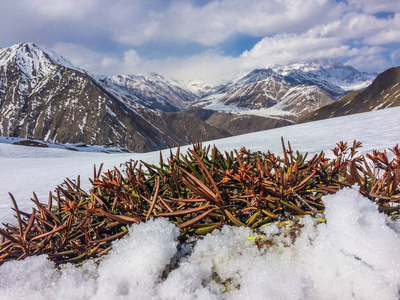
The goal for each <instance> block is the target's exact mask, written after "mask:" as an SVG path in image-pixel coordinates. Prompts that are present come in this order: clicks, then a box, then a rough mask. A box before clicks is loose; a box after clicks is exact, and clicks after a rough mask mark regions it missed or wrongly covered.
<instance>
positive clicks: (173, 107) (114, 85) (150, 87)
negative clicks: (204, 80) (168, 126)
mask: <svg viewBox="0 0 400 300" xmlns="http://www.w3.org/2000/svg"><path fill="white" fill-rule="evenodd" d="M101 82H102V83H103V84H105V85H106V86H107V87H108V88H111V89H113V90H114V91H115V92H116V93H118V94H120V95H123V96H124V97H126V98H128V99H131V100H132V101H134V102H136V103H140V104H141V105H143V106H145V107H148V108H152V109H157V110H160V111H164V112H177V111H181V110H183V109H184V108H185V107H187V106H188V105H189V104H190V103H191V102H193V101H194V100H196V99H197V98H198V96H197V95H195V94H194V93H193V92H192V91H190V90H189V89H188V88H187V87H186V86H184V84H182V83H180V82H178V81H176V80H173V79H167V78H165V77H163V76H161V75H159V74H156V73H150V74H142V75H116V76H111V77H105V78H102V79H101Z"/></svg>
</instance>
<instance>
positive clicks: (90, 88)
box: [0, 44, 226, 152]
mask: <svg viewBox="0 0 400 300" xmlns="http://www.w3.org/2000/svg"><path fill="white" fill-rule="evenodd" d="M41 51H42V53H40V52H41ZM44 51H45V50H44ZM33 52H35V53H33ZM38 53H39V54H38ZM7 55H8V56H7ZM51 55H52V53H49V54H46V52H43V50H42V49H40V48H37V47H36V46H35V45H32V44H22V45H19V47H17V46H15V48H13V49H12V50H11V51H6V50H4V49H2V51H1V52H0V59H1V60H0V62H2V64H1V65H0V120H1V121H0V135H4V136H18V137H28V138H35V139H40V140H45V141H47V140H51V141H55V142H60V143H77V142H84V143H93V144H100V145H101V144H109V143H113V144H115V145H118V146H121V147H126V148H128V149H129V150H132V151H138V152H143V151H150V150H156V149H162V148H167V147H174V146H177V145H179V144H180V145H182V144H188V143H193V142H199V141H204V140H209V139H217V138H221V137H224V136H226V133H225V132H223V131H222V130H220V129H218V128H215V127H213V126H211V125H209V124H205V123H204V122H202V121H200V120H198V119H197V118H195V117H193V116H188V117H186V118H184V119H182V120H181V121H180V122H181V125H184V124H185V122H188V123H190V126H191V129H190V130H191V131H192V132H191V133H190V134H188V133H186V132H183V131H182V130H181V127H179V130H177V128H178V126H170V124H168V122H167V121H166V120H168V119H170V118H171V117H170V116H169V115H167V114H165V113H160V112H156V111H153V110H151V109H147V108H145V107H143V106H141V105H140V104H137V103H135V102H132V101H131V100H129V99H126V98H124V97H123V96H120V95H117V94H115V93H114V92H113V91H110V90H108V89H107V87H105V86H104V85H103V84H102V83H101V82H99V81H97V80H96V79H94V78H93V77H91V76H90V74H88V73H86V72H84V71H82V70H79V69H78V68H71V66H70V65H69V63H68V62H67V63H66V65H67V66H65V65H64V64H62V62H60V61H57V59H55V58H54V57H52V56H51ZM164 119H165V120H164ZM183 127H184V126H183Z"/></svg>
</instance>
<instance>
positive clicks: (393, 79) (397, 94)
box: [300, 67, 400, 122]
mask: <svg viewBox="0 0 400 300" xmlns="http://www.w3.org/2000/svg"><path fill="white" fill-rule="evenodd" d="M394 106H400V67H393V68H390V69H388V70H386V71H384V72H382V73H381V74H379V75H378V77H376V79H375V80H374V81H373V82H372V84H371V85H369V86H368V87H366V88H365V89H361V90H358V91H353V92H351V93H349V94H347V95H345V96H344V97H342V98H341V99H340V100H339V101H336V102H334V103H332V104H330V105H327V106H324V107H321V108H320V109H318V110H316V111H313V112H311V113H309V114H308V115H306V116H305V117H303V118H302V119H301V120H300V122H309V121H316V120H322V119H327V118H334V117H339V116H345V115H351V114H355V113H361V112H367V111H371V110H377V109H384V108H389V107H394Z"/></svg>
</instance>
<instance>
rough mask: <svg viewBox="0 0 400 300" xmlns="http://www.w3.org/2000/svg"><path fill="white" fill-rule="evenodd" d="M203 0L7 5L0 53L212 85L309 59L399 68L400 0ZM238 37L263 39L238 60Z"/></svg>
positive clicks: (42, 0) (26, 0)
mask: <svg viewBox="0 0 400 300" xmlns="http://www.w3.org/2000/svg"><path fill="white" fill-rule="evenodd" d="M199 3H200V2H198V1H187V0H154V1H146V0H133V1H107V0H86V1H83V2H82V1H79V0H22V1H13V0H2V1H1V2H0V26H1V28H2V37H1V40H0V47H6V46H10V45H12V44H14V43H18V42H25V41H27V42H36V43H38V44H43V45H45V46H48V47H51V48H54V49H55V50H56V51H59V52H60V53H61V54H62V55H64V56H65V57H66V58H68V59H70V60H71V61H72V62H73V63H74V64H76V65H78V66H80V67H82V68H84V69H87V70H89V71H91V72H92V73H94V74H99V75H111V74H117V73H131V74H134V73H139V72H142V73H143V72H158V73H160V74H162V75H165V76H171V77H177V78H183V79H192V78H203V79H204V80H208V81H216V80H217V79H218V78H227V77H229V76H234V74H236V73H239V72H244V71H250V70H251V69H252V68H262V67H266V66H268V65H271V64H277V63H290V62H296V61H304V60H313V59H331V60H339V61H342V62H346V63H349V64H354V65H355V66H356V67H359V68H360V69H361V70H374V71H382V70H383V69H384V68H386V67H389V66H390V65H392V64H395V63H396V62H397V63H399V62H400V61H399V59H400V57H399V55H398V52H396V50H394V49H395V48H396V47H395V46H394V45H398V44H399V42H400V38H399V37H400V4H399V2H398V0H386V1H372V0H348V1H335V0H268V1H265V0H248V1H243V0H210V1H202V2H201V4H199ZM239 36H245V37H252V38H253V40H255V39H257V40H258V41H259V42H258V43H256V42H254V43H256V44H248V45H246V50H245V51H244V52H243V53H241V54H240V51H235V52H230V51H229V49H228V48H227V46H226V44H229V42H230V41H232V40H235V38H237V39H238V37H239ZM150 47H155V48H157V47H158V49H157V51H154V53H157V54H151V52H150V54H149V53H146V50H147V49H149V48H150ZM186 48H187V50H185V49H186ZM242 49H243V48H242ZM241 51H243V50H241ZM232 53H235V56H233V54H232ZM238 53H239V54H238Z"/></svg>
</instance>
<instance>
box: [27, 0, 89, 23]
mask: <svg viewBox="0 0 400 300" xmlns="http://www.w3.org/2000/svg"><path fill="white" fill-rule="evenodd" d="M95 2H96V1H95V0H85V1H81V0H68V1H66V0H29V1H26V3H25V4H26V5H27V6H28V7H29V9H31V10H32V11H33V12H36V13H39V14H40V15H41V16H42V17H45V18H49V19H57V20H59V19H68V20H74V19H81V18H83V17H84V16H85V15H88V14H89V13H90V11H91V10H92V9H93V6H94V5H95V4H96V3H95Z"/></svg>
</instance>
